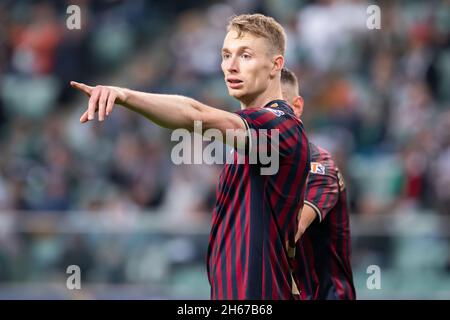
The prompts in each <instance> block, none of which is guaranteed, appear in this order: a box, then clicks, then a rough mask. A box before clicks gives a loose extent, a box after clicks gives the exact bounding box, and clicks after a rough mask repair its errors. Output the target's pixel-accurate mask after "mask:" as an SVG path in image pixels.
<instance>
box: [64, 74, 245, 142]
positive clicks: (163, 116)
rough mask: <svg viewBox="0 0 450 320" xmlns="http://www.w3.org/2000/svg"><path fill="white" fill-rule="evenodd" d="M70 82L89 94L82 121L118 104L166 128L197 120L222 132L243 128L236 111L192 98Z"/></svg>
mask: <svg viewBox="0 0 450 320" xmlns="http://www.w3.org/2000/svg"><path fill="white" fill-rule="evenodd" d="M70 84H71V86H72V87H74V88H75V89H78V90H80V91H82V92H84V93H85V94H86V95H87V96H88V97H89V106H88V109H87V110H86V112H85V113H83V115H82V116H81V118H80V122H82V123H85V122H87V121H89V120H94V116H95V113H96V112H98V119H99V121H103V120H104V119H105V117H107V116H108V115H109V114H110V113H111V112H112V110H113V108H114V104H120V105H122V106H124V107H125V108H127V109H130V110H132V111H135V112H137V113H139V114H141V115H143V116H144V117H146V118H147V119H149V120H150V121H152V122H154V123H156V124H158V125H160V126H162V127H165V128H169V129H176V128H185V129H188V130H189V131H193V130H194V121H201V122H202V128H203V129H204V130H207V129H210V128H215V129H219V130H220V131H221V132H222V133H223V134H224V136H225V133H226V130H227V129H242V130H243V132H244V130H245V128H246V127H245V124H244V121H243V120H242V118H241V117H239V116H238V115H236V114H234V113H231V112H227V111H224V110H220V109H216V108H213V107H210V106H207V105H205V104H203V103H201V102H199V101H197V100H195V99H192V98H189V97H185V96H179V95H167V94H153V93H144V92H139V91H134V90H130V89H125V88H120V87H113V86H96V87H91V86H88V85H86V84H83V83H78V82H75V81H71V82H70Z"/></svg>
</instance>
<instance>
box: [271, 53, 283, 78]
mask: <svg viewBox="0 0 450 320" xmlns="http://www.w3.org/2000/svg"><path fill="white" fill-rule="evenodd" d="M283 66H284V57H283V56H282V55H281V54H279V55H276V56H275V57H274V60H273V68H272V72H271V73H270V75H271V76H272V77H274V76H275V75H276V74H277V73H279V72H280V71H281V69H283Z"/></svg>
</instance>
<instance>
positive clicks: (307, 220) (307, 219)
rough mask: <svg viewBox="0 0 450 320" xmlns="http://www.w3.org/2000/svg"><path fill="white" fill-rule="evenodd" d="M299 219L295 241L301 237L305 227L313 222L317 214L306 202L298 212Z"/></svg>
mask: <svg viewBox="0 0 450 320" xmlns="http://www.w3.org/2000/svg"><path fill="white" fill-rule="evenodd" d="M299 215H300V219H299V222H298V228H297V234H296V235H295V242H297V241H298V239H300V238H301V236H302V235H303V234H304V233H305V231H306V229H308V227H309V226H310V225H311V223H313V221H314V219H315V218H316V216H317V213H316V211H314V209H313V208H311V207H310V206H309V205H308V204H306V203H305V204H304V206H303V208H302V209H301V211H300V212H299Z"/></svg>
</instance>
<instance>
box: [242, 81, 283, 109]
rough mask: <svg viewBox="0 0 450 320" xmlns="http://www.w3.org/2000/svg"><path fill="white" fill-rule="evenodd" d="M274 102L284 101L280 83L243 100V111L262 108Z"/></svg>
mask: <svg viewBox="0 0 450 320" xmlns="http://www.w3.org/2000/svg"><path fill="white" fill-rule="evenodd" d="M273 100H283V95H282V92H281V86H280V82H279V81H277V83H276V82H275V83H274V84H273V85H271V86H269V87H268V88H267V89H266V91H264V92H263V93H260V94H255V96H251V97H245V98H244V99H242V100H241V109H250V108H258V107H259V108H261V107H264V106H265V105H266V104H268V103H269V102H270V101H273Z"/></svg>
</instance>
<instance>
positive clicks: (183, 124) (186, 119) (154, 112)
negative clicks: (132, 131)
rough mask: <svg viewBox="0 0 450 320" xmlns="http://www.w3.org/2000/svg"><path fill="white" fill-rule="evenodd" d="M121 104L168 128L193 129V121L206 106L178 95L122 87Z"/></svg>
mask: <svg viewBox="0 0 450 320" xmlns="http://www.w3.org/2000/svg"><path fill="white" fill-rule="evenodd" d="M123 90H124V93H125V101H124V102H123V103H122V105H123V106H124V107H125V108H127V109H130V110H132V111H135V112H137V113H139V114H141V115H143V116H144V117H146V118H147V119H149V120H150V121H152V122H154V123H156V124H158V125H160V126H162V127H165V128H169V129H176V128H185V129H188V130H189V131H193V129H194V121H195V120H199V121H202V120H203V119H202V118H203V112H205V111H206V110H205V109H206V107H205V106H204V105H202V104H201V103H200V102H198V101H196V100H194V99H192V98H188V97H184V96H179V95H168V94H153V93H145V92H139V91H134V90H130V89H123Z"/></svg>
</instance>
